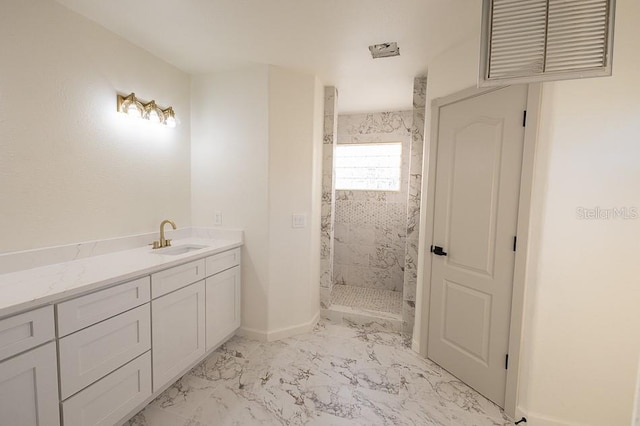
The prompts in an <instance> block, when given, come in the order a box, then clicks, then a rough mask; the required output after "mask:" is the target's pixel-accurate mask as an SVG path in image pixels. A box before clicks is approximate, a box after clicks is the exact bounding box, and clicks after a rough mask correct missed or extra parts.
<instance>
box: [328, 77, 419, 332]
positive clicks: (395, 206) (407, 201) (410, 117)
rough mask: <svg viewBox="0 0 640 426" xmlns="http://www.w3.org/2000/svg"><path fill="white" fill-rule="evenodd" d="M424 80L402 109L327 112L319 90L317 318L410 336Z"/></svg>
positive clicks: (331, 107) (331, 106) (332, 98)
mask: <svg viewBox="0 0 640 426" xmlns="http://www.w3.org/2000/svg"><path fill="white" fill-rule="evenodd" d="M425 91H426V78H416V79H415V81H414V107H413V109H412V110H406V111H387V112H372V113H365V114H345V115H342V114H341V115H338V114H336V113H335V104H336V99H337V93H336V90H335V88H333V87H327V88H326V90H325V135H324V136H325V137H324V142H325V143H324V168H323V199H322V259H321V264H322V279H321V305H322V306H321V307H322V314H323V316H325V317H327V318H329V319H332V320H337V321H351V322H354V323H359V324H364V323H375V324H377V325H379V326H380V327H384V328H387V329H392V330H395V331H402V332H403V333H404V334H405V336H407V337H410V336H411V334H412V331H413V320H414V316H415V293H416V265H417V252H418V235H419V229H418V225H419V215H420V189H421V183H422V155H423V146H424V115H425V101H426V96H425Z"/></svg>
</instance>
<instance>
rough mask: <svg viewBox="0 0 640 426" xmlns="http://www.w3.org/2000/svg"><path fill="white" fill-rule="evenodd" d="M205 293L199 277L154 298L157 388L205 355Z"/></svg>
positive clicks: (153, 323)
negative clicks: (191, 282)
mask: <svg viewBox="0 0 640 426" xmlns="http://www.w3.org/2000/svg"><path fill="white" fill-rule="evenodd" d="M204 297H205V294H204V281H199V282H197V283H195V284H191V285H189V286H187V287H184V288H182V289H180V290H177V291H175V292H173V293H169V294H167V295H164V296H162V297H159V298H158V299H155V300H153V301H152V302H151V324H152V330H153V332H152V335H153V391H154V392H155V391H157V390H159V389H160V388H162V387H163V386H164V385H166V384H167V383H169V382H170V381H172V380H174V379H175V378H176V377H177V376H178V375H179V374H180V373H182V372H183V371H184V370H186V369H188V368H189V367H190V366H192V365H193V364H194V363H195V362H196V361H198V360H199V359H200V358H201V357H202V356H203V355H204V353H205V312H204V309H205V300H204Z"/></svg>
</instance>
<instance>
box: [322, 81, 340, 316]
mask: <svg viewBox="0 0 640 426" xmlns="http://www.w3.org/2000/svg"><path fill="white" fill-rule="evenodd" d="M337 101H338V91H337V90H336V88H335V87H333V86H327V87H325V88H324V132H323V144H322V157H323V158H322V207H321V209H322V211H321V219H320V221H321V233H320V306H321V307H322V308H323V309H327V308H328V307H329V306H330V305H331V287H332V286H333V261H334V259H333V252H334V218H335V203H334V199H335V182H334V179H333V149H334V147H335V145H336V137H337V125H338V120H337V108H336V103H337Z"/></svg>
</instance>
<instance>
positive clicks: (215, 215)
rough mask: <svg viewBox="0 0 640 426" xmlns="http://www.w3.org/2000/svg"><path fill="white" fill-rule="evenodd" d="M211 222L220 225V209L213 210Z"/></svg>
mask: <svg viewBox="0 0 640 426" xmlns="http://www.w3.org/2000/svg"><path fill="white" fill-rule="evenodd" d="M213 224H214V225H222V212H221V211H220V210H216V211H215V212H213Z"/></svg>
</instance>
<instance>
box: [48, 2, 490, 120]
mask: <svg viewBox="0 0 640 426" xmlns="http://www.w3.org/2000/svg"><path fill="white" fill-rule="evenodd" d="M57 1H58V2H59V3H61V4H63V5H65V6H66V7H68V8H70V9H72V10H74V11H76V12H77V13H79V14H81V15H84V16H85V17H87V18H89V19H91V20H93V21H95V22H97V23H99V24H100V25H102V26H104V27H105V28H107V29H109V30H111V31H113V32H114V33H116V34H118V35H120V36H122V37H123V38H125V39H127V40H129V41H131V42H132V43H134V44H136V45H138V46H140V47H142V48H143V49H145V50H147V51H149V52H151V53H152V54H154V55H155V56H158V57H159V58H162V59H163V60H165V61H166V62H169V63H171V64H173V65H175V66H176V67H178V68H180V69H182V70H184V71H186V72H188V73H192V74H197V73H207V72H213V71H219V70H228V69H234V68H238V67H244V66H247V65H250V64H255V63H261V64H271V65H279V66H283V67H287V68H292V69H296V70H300V71H304V72H309V73H313V74H315V75H317V76H318V77H319V78H320V80H321V81H322V82H323V83H324V84H325V85H335V86H336V87H337V88H338V93H339V101H338V108H339V111H340V112H341V113H355V112H373V111H385V110H386V111H389V110H400V109H409V108H411V103H412V85H413V78H414V77H415V76H418V75H421V74H424V73H426V71H427V64H428V63H429V61H430V60H431V59H432V58H434V57H435V56H437V55H438V54H440V53H442V52H443V51H444V50H446V49H447V48H448V47H450V46H452V45H455V44H456V43H457V42H459V41H460V40H462V39H463V38H464V37H465V36H466V35H467V34H468V33H469V32H471V31H474V30H476V31H477V28H478V27H479V21H480V17H479V16H478V17H477V19H475V17H473V16H467V15H469V14H468V13H466V14H465V13H464V11H465V10H468V9H469V7H470V5H471V4H472V3H474V2H477V1H479V0H183V1H179V2H178V1H168V0H135V1H131V0H109V1H104V0H57ZM391 41H397V42H398V45H399V46H400V53H401V55H400V56H399V57H395V58H383V59H376V60H373V59H371V55H370V53H369V50H368V48H367V47H368V46H369V45H371V44H376V43H384V42H391Z"/></svg>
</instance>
